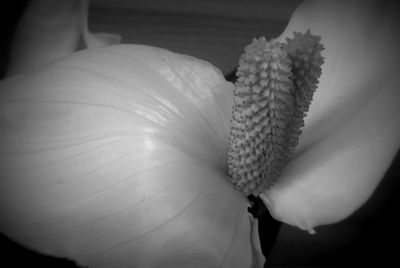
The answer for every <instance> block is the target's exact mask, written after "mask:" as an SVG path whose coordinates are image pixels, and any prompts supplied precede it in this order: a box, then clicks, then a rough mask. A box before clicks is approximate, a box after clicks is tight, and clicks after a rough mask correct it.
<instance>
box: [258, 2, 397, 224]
mask: <svg viewBox="0 0 400 268" xmlns="http://www.w3.org/2000/svg"><path fill="white" fill-rule="evenodd" d="M386 4H387V5H384V4H380V3H379V2H378V3H377V2H371V1H349V2H343V1H308V2H305V3H303V4H302V5H300V7H299V8H298V9H297V10H296V12H295V13H294V15H293V17H292V19H291V21H290V22H289V24H288V26H287V28H286V30H285V31H284V33H283V34H282V35H281V37H280V39H281V40H283V39H284V38H285V37H291V35H292V32H293V31H300V32H304V31H306V30H307V29H308V28H309V29H311V32H312V33H313V34H316V35H320V36H321V37H322V40H321V41H322V43H323V45H324V46H325V50H324V51H323V56H324V57H325V63H324V65H323V66H322V76H321V78H320V83H319V86H318V89H317V91H316V93H315V95H314V100H313V102H312V103H311V106H310V111H309V113H308V115H307V117H306V119H305V127H304V129H303V133H302V135H301V137H300V143H299V146H298V148H297V155H296V156H295V158H294V159H293V161H291V162H290V163H289V165H288V166H287V167H286V168H285V170H284V172H283V174H282V177H281V178H280V179H279V181H278V182H277V184H276V185H274V187H272V188H271V190H269V191H265V193H264V194H263V195H262V198H263V200H264V201H265V204H266V205H267V206H268V208H269V210H270V212H271V214H272V215H273V216H274V217H275V218H276V219H277V220H280V221H282V222H285V223H288V224H291V225H294V226H297V227H299V228H301V229H304V230H310V231H312V229H313V228H314V227H315V226H318V225H324V224H330V223H335V222H337V221H340V220H342V219H345V218H346V217H348V216H349V215H350V214H352V213H353V212H354V211H355V210H357V209H358V208H359V207H360V206H362V205H363V204H364V203H365V202H366V201H367V200H368V198H369V197H370V196H371V195H372V194H373V192H374V190H375V188H376V187H377V185H378V184H379V182H380V180H381V179H382V177H383V175H384V172H385V171H386V169H387V168H388V166H389V165H390V163H391V161H392V159H393V157H394V155H395V154H396V153H397V151H398V148H399V145H400V120H399V119H398V114H400V106H399V105H398V102H399V101H400V91H399V87H400V80H399V76H398V75H397V74H398V71H399V69H400V68H399V66H400V65H399V59H400V53H399V51H398V47H399V45H400V42H399V38H398V36H399V30H398V25H399V24H398V22H399V19H398V16H397V13H396V10H398V9H397V8H396V6H397V5H396V3H394V2H393V3H391V2H387V3H386ZM390 4H392V5H390Z"/></svg>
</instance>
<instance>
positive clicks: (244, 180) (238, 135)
mask: <svg viewBox="0 0 400 268" xmlns="http://www.w3.org/2000/svg"><path fill="white" fill-rule="evenodd" d="M290 65H291V61H290V59H289V58H288V57H287V52H286V50H285V45H284V44H282V43H279V42H277V41H275V40H271V41H270V42H268V41H266V40H265V38H260V39H254V40H253V42H252V43H251V44H250V45H248V46H247V47H246V48H245V52H244V53H243V55H242V56H241V58H240V60H239V68H238V71H237V76H238V80H237V82H236V87H235V90H234V107H233V114H232V122H231V130H230V136H229V147H228V153H227V154H228V155H227V156H228V171H229V174H230V176H231V179H232V182H233V184H234V185H235V186H236V188H237V189H239V190H241V191H242V192H243V193H244V194H246V195H249V194H251V193H255V194H257V193H258V192H259V191H261V190H262V189H264V188H265V187H268V186H269V185H271V184H272V183H273V181H274V180H275V179H276V178H277V177H278V175H279V173H280V170H281V169H282V167H283V164H284V163H286V158H287V157H288V154H287V153H288V152H289V150H288V149H287V148H286V145H287V140H286V139H287V135H286V134H285V133H286V132H287V131H288V129H289V126H290V123H291V122H290V119H291V117H292V114H293V109H294V103H293V101H294V100H293V95H294V94H293V86H292V81H291V79H290V77H291V72H290Z"/></svg>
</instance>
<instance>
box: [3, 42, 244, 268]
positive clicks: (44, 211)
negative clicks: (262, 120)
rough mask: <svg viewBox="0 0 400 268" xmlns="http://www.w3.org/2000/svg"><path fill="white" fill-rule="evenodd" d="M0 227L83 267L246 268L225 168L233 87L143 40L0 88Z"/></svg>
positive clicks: (87, 54) (237, 208) (239, 200)
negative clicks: (148, 44) (223, 104)
mask: <svg viewBox="0 0 400 268" xmlns="http://www.w3.org/2000/svg"><path fill="white" fill-rule="evenodd" d="M1 87H2V90H1V92H0V101H1V106H0V107H1V108H0V122H1V123H0V126H1V131H0V170H1V177H2V180H1V181H0V191H1V192H0V200H1V201H0V208H1V211H2V215H3V217H2V218H1V220H0V230H1V231H2V232H4V233H5V234H6V235H7V236H9V237H10V238H12V239H14V240H16V241H17V242H19V243H21V244H23V245H25V246H27V247H29V248H32V249H34V250H37V251H40V252H43V253H46V254H51V255H55V256H63V257H68V258H71V259H74V260H76V261H78V263H80V264H83V265H89V266H90V267H159V266H162V267H188V265H189V266H190V265H192V264H196V265H198V266H200V267H249V266H250V264H251V246H250V226H249V219H248V214H247V210H246V206H247V202H246V200H245V198H244V197H243V196H241V194H240V193H238V192H237V191H235V190H234V189H233V187H232V185H231V184H230V182H229V179H228V178H227V175H226V170H225V163H224V162H225V161H224V160H225V150H226V139H227V129H228V128H227V127H226V126H227V124H228V118H229V114H230V111H229V109H230V108H229V109H228V108H227V107H225V106H224V107H221V105H220V104H222V103H223V102H224V101H223V100H230V101H231V99H232V87H233V85H232V84H230V83H227V82H225V80H224V79H223V76H222V75H221V74H220V73H219V72H218V71H217V70H216V69H215V68H213V67H212V66H211V65H209V64H206V63H204V62H201V61H198V60H195V59H194V58H189V57H183V56H180V55H177V54H173V53H171V52H168V51H165V50H161V49H156V48H150V47H145V46H128V45H125V46H115V47H107V48H98V49H91V50H86V51H82V52H79V53H75V54H72V55H70V56H68V57H65V58H63V59H62V60H59V61H57V62H55V63H54V64H51V65H47V66H46V67H44V68H42V69H39V70H37V71H35V72H32V73H29V74H26V75H23V76H19V77H14V78H12V79H8V80H6V81H3V82H2V84H1Z"/></svg>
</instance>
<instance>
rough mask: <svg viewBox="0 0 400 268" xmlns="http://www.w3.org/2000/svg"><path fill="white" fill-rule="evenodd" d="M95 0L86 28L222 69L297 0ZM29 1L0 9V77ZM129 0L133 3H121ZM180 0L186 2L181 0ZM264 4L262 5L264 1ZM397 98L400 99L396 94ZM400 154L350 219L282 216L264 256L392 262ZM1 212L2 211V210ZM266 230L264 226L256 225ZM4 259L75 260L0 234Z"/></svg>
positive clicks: (354, 263) (289, 260)
mask: <svg viewBox="0 0 400 268" xmlns="http://www.w3.org/2000/svg"><path fill="white" fill-rule="evenodd" d="M159 2H160V1H156V0H148V1H123V0H114V1H105V0H97V1H94V2H93V5H92V7H91V11H90V16H89V18H90V19H89V20H90V23H89V25H90V28H91V30H93V31H98V30H100V31H108V32H118V33H120V34H122V38H123V39H122V42H123V43H142V44H149V45H153V46H160V47H164V48H167V49H170V50H172V51H175V52H180V53H185V54H190V55H193V56H196V57H199V58H202V59H205V60H208V61H210V62H211V63H213V64H214V65H216V66H217V67H219V68H220V69H221V70H222V71H223V72H224V74H228V73H230V72H232V71H233V70H234V69H235V66H236V62H237V59H238V57H239V55H240V53H241V51H242V49H243V47H244V45H246V44H247V43H249V42H250V41H251V39H252V38H253V37H259V36H266V38H267V39H269V38H272V37H274V36H277V35H279V34H280V32H281V31H282V30H283V29H284V28H285V26H286V24H287V22H288V20H289V18H290V16H291V13H292V11H293V10H294V9H295V8H296V7H297V6H298V4H299V3H300V1H298V0H296V1H266V0H252V1H239V0H231V1H228V0H218V1H216V0H215V1H213V0H202V1H195V0H190V1H189V0H186V1H184V0H174V1H170V3H172V4H171V5H167V4H161V5H159ZM161 2H167V1H161ZM27 3H28V1H26V0H24V1H15V2H14V3H13V5H12V6H6V4H5V3H3V7H2V8H1V11H0V20H1V23H0V36H1V40H0V41H1V42H0V77H3V75H4V71H5V68H6V65H7V60H8V56H9V51H10V50H9V49H10V39H11V37H12V33H13V31H14V27H15V24H16V22H17V21H18V19H19V17H20V16H21V14H22V10H23V8H24V7H25V6H26V4H27ZM127 3H130V4H134V5H135V6H133V5H131V6H126V4H127ZM183 3H185V4H183ZM261 7H262V9H261ZM399 101H400V100H399ZM399 165H400V155H399V154H398V155H397V157H396V159H395V160H394V162H393V163H392V166H391V168H390V169H389V170H388V171H387V174H386V175H385V177H384V179H383V180H382V182H381V183H380V185H379V187H378V188H377V190H376V191H375V193H374V195H373V196H372V198H371V199H370V200H369V201H368V202H367V203H366V204H365V205H364V206H363V207H362V208H361V209H360V210H358V211H357V212H356V213H354V215H352V216H351V217H349V218H348V219H346V220H344V221H342V222H340V223H337V224H333V225H329V226H322V227H318V228H316V231H317V234H316V235H309V234H308V233H306V232H304V231H300V230H298V229H297V228H293V227H290V226H288V225H285V224H283V225H282V226H281V229H280V232H279V234H278V240H277V242H276V244H275V247H274V248H273V250H272V254H271V256H270V258H269V262H268V266H269V267H289V266H292V267H304V266H315V267H346V266H348V267H366V266H371V267H372V266H374V267H375V266H376V267H385V266H389V265H390V266H392V265H393V264H395V263H397V262H398V258H397V256H398V255H399V253H398V251H399V249H400V246H399V238H400V231H399V230H400V220H399V217H398V215H397V214H398V213H399V212H400V209H399V204H400V203H399V195H400V181H399V178H398V177H399V168H398V167H399ZM0 217H1V214H0ZM261 231H262V232H265V233H267V234H268V231H269V230H268V228H265V229H264V230H260V232H261ZM271 236H272V235H271ZM0 238H1V239H0V243H1V244H0V245H1V249H2V250H1V251H0V252H1V262H0V263H7V262H8V263H9V264H7V267H21V266H23V265H24V266H25V267H26V266H27V265H29V266H38V267H76V266H75V265H74V263H73V262H71V261H66V260H61V259H56V258H50V257H45V256H42V255H39V254H36V253H33V252H31V251H29V250H26V249H24V248H22V247H20V246H18V245H16V244H14V243H13V242H12V241H9V240H8V239H7V238H5V237H4V236H1V237H0Z"/></svg>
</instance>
